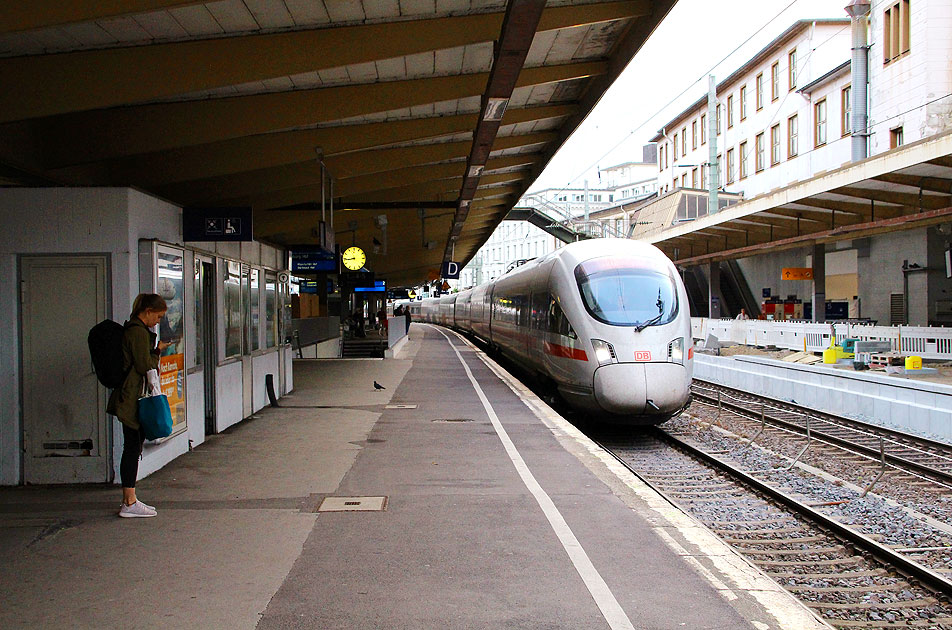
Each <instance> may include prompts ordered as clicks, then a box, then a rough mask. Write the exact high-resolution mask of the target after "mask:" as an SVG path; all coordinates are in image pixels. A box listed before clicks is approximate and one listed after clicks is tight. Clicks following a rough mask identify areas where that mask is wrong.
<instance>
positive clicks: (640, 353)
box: [635, 350, 651, 361]
mask: <svg viewBox="0 0 952 630" xmlns="http://www.w3.org/2000/svg"><path fill="white" fill-rule="evenodd" d="M650 360H651V352H649V351H648V350H636V351H635V361H650Z"/></svg>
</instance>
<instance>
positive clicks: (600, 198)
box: [592, 195, 602, 201]
mask: <svg viewBox="0 0 952 630" xmlns="http://www.w3.org/2000/svg"><path fill="white" fill-rule="evenodd" d="M601 200H602V196H601V195H592V201H601Z"/></svg>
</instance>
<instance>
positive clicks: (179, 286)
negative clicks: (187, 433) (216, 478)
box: [155, 247, 185, 432]
mask: <svg viewBox="0 0 952 630" xmlns="http://www.w3.org/2000/svg"><path fill="white" fill-rule="evenodd" d="M155 279H156V291H155V292H156V293H158V294H159V295H161V296H162V298H163V299H165V304H166V305H167V306H168V311H167V312H166V314H165V317H163V318H162V320H161V321H160V322H159V341H165V342H167V343H168V344H169V346H168V347H167V348H166V349H165V350H163V351H162V356H160V357H159V384H160V387H161V389H162V393H163V394H165V395H166V397H168V399H169V407H170V409H171V411H172V431H173V432H175V431H176V430H178V429H180V428H182V427H184V426H185V339H184V329H185V256H184V252H183V251H182V250H177V249H166V248H164V247H159V248H157V249H156V278H155Z"/></svg>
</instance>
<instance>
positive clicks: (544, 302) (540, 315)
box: [532, 293, 549, 330]
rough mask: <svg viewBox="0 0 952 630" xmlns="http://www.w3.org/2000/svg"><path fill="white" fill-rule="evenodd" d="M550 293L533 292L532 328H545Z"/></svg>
mask: <svg viewBox="0 0 952 630" xmlns="http://www.w3.org/2000/svg"><path fill="white" fill-rule="evenodd" d="M548 301H549V295H548V294H547V293H533V294H532V328H534V329H535V330H545V328H546V326H545V319H546V310H547V309H548V306H549V304H548Z"/></svg>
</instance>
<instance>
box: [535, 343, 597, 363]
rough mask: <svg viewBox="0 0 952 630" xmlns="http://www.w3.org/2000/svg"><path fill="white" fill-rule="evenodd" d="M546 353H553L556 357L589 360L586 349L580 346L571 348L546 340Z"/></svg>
mask: <svg viewBox="0 0 952 630" xmlns="http://www.w3.org/2000/svg"><path fill="white" fill-rule="evenodd" d="M545 353H546V354H551V355H552V356H555V357H564V358H566V359H575V360H577V361H588V355H587V354H585V351H584V350H580V349H579V348H569V347H568V346H560V345H559V344H557V343H549V342H548V341H546V342H545Z"/></svg>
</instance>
